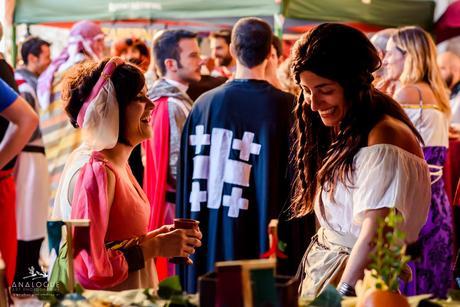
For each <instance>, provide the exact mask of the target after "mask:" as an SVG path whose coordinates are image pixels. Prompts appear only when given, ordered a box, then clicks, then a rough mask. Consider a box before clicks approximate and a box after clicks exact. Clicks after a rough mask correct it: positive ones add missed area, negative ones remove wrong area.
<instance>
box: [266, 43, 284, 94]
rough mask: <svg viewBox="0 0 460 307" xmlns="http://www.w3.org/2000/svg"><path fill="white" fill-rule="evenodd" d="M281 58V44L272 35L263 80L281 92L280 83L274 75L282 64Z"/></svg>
mask: <svg viewBox="0 0 460 307" xmlns="http://www.w3.org/2000/svg"><path fill="white" fill-rule="evenodd" d="M282 57H283V43H282V42H281V40H280V39H279V38H278V37H276V36H275V35H273V37H272V47H271V50H270V57H269V58H268V61H267V66H266V67H265V78H266V80H267V81H268V83H270V84H271V85H273V86H274V87H276V88H277V89H279V90H282V86H281V83H280V81H279V80H278V76H277V74H276V70H277V69H278V66H279V64H280V63H281V62H282Z"/></svg>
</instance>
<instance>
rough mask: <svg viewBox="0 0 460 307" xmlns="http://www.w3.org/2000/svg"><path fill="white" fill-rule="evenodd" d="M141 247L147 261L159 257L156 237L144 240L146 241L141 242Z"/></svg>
mask: <svg viewBox="0 0 460 307" xmlns="http://www.w3.org/2000/svg"><path fill="white" fill-rule="evenodd" d="M139 246H140V247H141V249H142V252H143V254H144V258H145V259H150V258H155V257H158V256H159V246H158V240H157V239H156V238H155V237H153V238H144V240H143V241H142V242H140V244H139Z"/></svg>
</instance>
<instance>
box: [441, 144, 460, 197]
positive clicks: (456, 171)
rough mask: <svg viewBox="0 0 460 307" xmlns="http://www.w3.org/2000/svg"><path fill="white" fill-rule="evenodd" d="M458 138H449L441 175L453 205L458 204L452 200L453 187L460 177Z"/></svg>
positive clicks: (454, 187)
mask: <svg viewBox="0 0 460 307" xmlns="http://www.w3.org/2000/svg"><path fill="white" fill-rule="evenodd" d="M459 157H460V140H452V139H451V140H449V149H448V151H447V157H446V163H445V164H444V170H443V173H444V175H443V177H444V184H445V188H446V193H447V196H448V197H449V201H450V203H451V204H453V205H460V204H458V203H455V202H454V195H455V189H456V188H457V183H458V182H459V179H460V159H459Z"/></svg>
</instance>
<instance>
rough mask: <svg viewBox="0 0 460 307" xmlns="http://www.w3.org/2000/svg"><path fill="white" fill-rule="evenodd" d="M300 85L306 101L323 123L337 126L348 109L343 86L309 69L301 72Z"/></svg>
mask: <svg viewBox="0 0 460 307" xmlns="http://www.w3.org/2000/svg"><path fill="white" fill-rule="evenodd" d="M300 86H301V87H302V91H303V96H304V99H305V103H307V104H308V105H309V107H310V108H311V110H312V111H313V112H318V114H319V116H320V117H321V120H322V121H323V124H324V125H325V126H328V127H336V128H337V127H338V126H339V125H340V122H341V121H342V120H343V119H344V118H345V115H346V113H347V110H348V105H347V103H346V101H345V95H344V91H343V87H342V86H341V85H340V84H339V83H338V82H336V81H333V80H330V79H326V78H323V77H321V76H318V75H317V74H315V73H313V72H311V71H308V70H307V71H303V72H302V73H300Z"/></svg>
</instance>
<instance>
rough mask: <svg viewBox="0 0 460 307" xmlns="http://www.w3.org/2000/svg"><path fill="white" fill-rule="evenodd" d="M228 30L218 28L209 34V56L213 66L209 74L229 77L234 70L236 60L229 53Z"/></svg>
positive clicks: (229, 37)
mask: <svg viewBox="0 0 460 307" xmlns="http://www.w3.org/2000/svg"><path fill="white" fill-rule="evenodd" d="M231 34H232V31H230V30H220V31H217V32H213V33H212V34H211V37H210V39H211V41H210V42H211V57H212V58H213V59H214V62H215V67H214V70H213V71H212V72H211V76H221V77H225V78H227V79H231V78H232V77H233V74H234V73H235V70H236V61H235V59H234V58H233V57H232V55H231V54H230V43H231Z"/></svg>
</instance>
